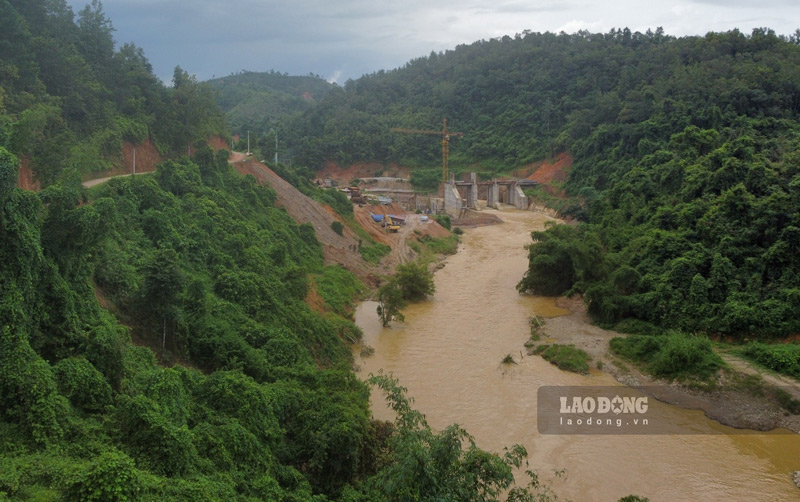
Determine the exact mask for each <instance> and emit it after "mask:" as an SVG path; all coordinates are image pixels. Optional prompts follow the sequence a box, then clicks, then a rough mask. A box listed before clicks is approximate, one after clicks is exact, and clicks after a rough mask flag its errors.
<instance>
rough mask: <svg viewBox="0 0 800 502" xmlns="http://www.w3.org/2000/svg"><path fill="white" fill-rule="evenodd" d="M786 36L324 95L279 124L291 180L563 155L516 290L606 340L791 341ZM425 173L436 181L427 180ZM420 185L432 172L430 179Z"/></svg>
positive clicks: (647, 46) (520, 162)
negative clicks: (567, 222)
mask: <svg viewBox="0 0 800 502" xmlns="http://www.w3.org/2000/svg"><path fill="white" fill-rule="evenodd" d="M799 44H800V31H798V32H797V33H795V34H793V35H791V36H789V37H787V36H779V35H777V34H775V33H774V32H773V31H771V30H769V29H756V30H754V31H753V32H752V33H750V34H745V33H741V32H739V31H736V30H734V31H730V32H726V33H709V34H707V35H706V36H702V37H699V36H693V37H683V38H675V37H671V36H669V35H667V34H665V33H663V31H662V30H660V29H658V30H656V31H647V32H646V33H639V32H635V33H632V32H631V31H630V30H627V29H617V30H612V31H611V32H609V33H605V34H594V33H588V32H578V33H575V34H564V33H561V34H558V35H556V34H552V33H527V32H526V33H523V34H518V35H517V36H515V37H502V38H497V39H492V40H483V41H479V42H476V43H474V44H471V45H463V46H459V47H457V48H456V49H454V50H452V51H447V52H445V53H438V54H437V53H432V54H431V55H430V56H429V57H422V58H418V59H415V60H413V61H411V62H409V63H408V64H407V65H406V66H405V67H403V68H401V69H398V70H395V71H390V72H383V71H381V72H378V73H375V74H372V75H368V76H365V77H363V78H360V79H358V80H355V81H348V82H347V83H346V84H345V85H344V87H343V88H342V89H334V90H333V91H331V92H330V93H329V94H328V95H327V97H326V99H324V100H323V101H322V102H321V103H319V104H318V105H317V106H315V107H314V108H312V109H311V110H309V111H307V112H305V113H304V115H303V116H301V117H300V118H298V119H297V120H296V121H295V122H294V124H295V125H294V131H295V134H294V135H293V137H294V138H295V139H296V144H295V145H294V148H295V150H296V151H297V154H298V156H300V157H301V158H303V159H304V160H305V162H307V163H308V164H309V165H316V164H318V163H320V162H321V161H322V160H323V159H335V160H337V161H339V162H341V163H345V164H346V163H348V162H352V161H363V160H376V161H379V162H399V163H402V164H407V165H411V166H417V167H419V168H420V169H419V170H417V171H414V175H413V176H416V177H418V178H419V179H423V178H425V177H431V176H430V175H427V174H426V173H433V171H434V170H435V169H436V167H435V166H437V165H438V164H439V163H440V146H439V144H438V142H436V141H432V140H431V139H430V138H427V137H424V136H414V135H403V134H396V133H392V132H391V128H392V127H407V128H422V129H437V128H440V127H441V125H440V124H441V119H442V117H447V118H448V121H449V125H450V129H451V130H454V131H461V132H463V133H464V136H463V138H454V139H453V141H452V142H451V159H450V164H451V170H453V171H456V172H458V171H465V170H468V169H469V170H475V171H478V172H479V173H482V174H484V175H485V176H494V175H496V174H498V173H499V174H502V173H513V171H514V170H515V169H518V168H520V167H523V166H525V165H527V164H529V163H532V162H534V161H538V160H542V159H548V158H553V157H555V156H556V155H557V154H559V153H561V152H567V153H568V154H570V155H571V156H572V157H573V158H574V163H573V165H572V167H571V169H570V172H569V178H568V180H567V181H566V182H565V183H564V184H563V185H562V186H559V187H558V188H560V189H564V190H565V191H566V193H567V194H568V196H569V201H568V203H567V204H565V205H564V206H565V207H564V209H563V211H562V214H563V216H565V217H571V218H573V219H575V220H577V221H578V222H579V225H577V226H556V227H553V228H550V229H548V230H546V231H544V232H537V233H535V234H534V235H533V240H534V243H533V245H532V246H531V248H530V270H529V272H528V273H527V274H526V275H525V277H524V278H523V279H522V280H521V282H520V284H519V289H520V291H523V292H536V293H540V294H546V295H560V294H582V295H584V297H585V299H586V302H587V304H588V306H589V311H590V313H591V314H592V315H593V316H594V317H595V319H597V320H598V321H600V322H602V323H604V324H607V325H617V324H619V323H623V324H621V325H620V326H621V327H624V328H625V329H628V330H633V331H641V330H645V331H648V330H653V329H655V326H657V327H659V328H673V329H679V330H683V331H686V332H693V333H707V334H717V335H724V336H733V337H735V338H745V337H752V336H756V337H777V336H782V335H788V334H792V333H797V332H798V331H800V321H799V320H800V289H798V284H800V261H798V256H800V253H798V250H799V248H798V245H800V240H798V236H800V192H799V191H798V190H799V189H800V153H798V147H800V135H799V134H800V122H799V120H800V45H799ZM438 172H439V173H440V171H438ZM433 179H436V178H435V175H434V176H433Z"/></svg>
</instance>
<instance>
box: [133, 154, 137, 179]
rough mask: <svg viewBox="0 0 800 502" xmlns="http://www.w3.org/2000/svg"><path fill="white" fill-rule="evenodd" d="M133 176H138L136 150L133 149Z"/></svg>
mask: <svg viewBox="0 0 800 502" xmlns="http://www.w3.org/2000/svg"><path fill="white" fill-rule="evenodd" d="M133 174H136V148H134V149H133Z"/></svg>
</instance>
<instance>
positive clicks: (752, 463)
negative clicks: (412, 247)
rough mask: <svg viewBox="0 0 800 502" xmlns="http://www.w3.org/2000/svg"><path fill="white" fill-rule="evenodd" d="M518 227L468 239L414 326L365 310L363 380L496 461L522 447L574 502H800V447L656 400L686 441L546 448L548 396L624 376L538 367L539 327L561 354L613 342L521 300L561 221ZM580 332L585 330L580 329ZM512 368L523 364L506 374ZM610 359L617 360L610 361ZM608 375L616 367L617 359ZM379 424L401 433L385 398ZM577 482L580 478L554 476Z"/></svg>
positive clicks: (606, 440)
mask: <svg viewBox="0 0 800 502" xmlns="http://www.w3.org/2000/svg"><path fill="white" fill-rule="evenodd" d="M497 214H498V216H499V217H500V218H501V219H502V220H504V223H502V224H498V225H490V226H485V227H476V228H468V229H466V230H465V232H464V235H463V236H462V237H463V240H462V244H461V246H459V251H458V253H457V254H456V255H453V256H450V257H448V258H447V259H446V262H445V263H446V266H445V267H444V268H442V269H440V270H438V271H437V272H436V274H435V276H434V280H435V285H436V293H435V295H434V297H432V298H431V299H429V300H427V301H424V302H421V303H418V304H413V305H410V306H409V307H408V308H407V309H406V311H405V312H404V314H405V317H406V322H405V323H394V324H393V325H392V326H390V327H388V328H383V327H382V326H381V324H380V321H379V320H378V318H377V314H376V313H375V307H376V305H375V304H374V302H367V303H364V304H362V305H361V306H359V307H358V309H357V310H356V314H355V318H356V323H357V324H358V325H359V327H361V329H362V330H363V332H364V343H365V344H366V345H368V346H370V347H372V348H373V349H374V352H373V353H372V354H371V355H363V356H362V355H360V354H356V356H355V357H356V364H357V366H358V367H359V369H358V375H359V376H360V378H367V377H368V376H369V374H370V373H377V372H378V371H380V370H383V371H384V372H387V373H388V372H391V373H392V374H393V375H394V376H395V377H396V378H398V379H399V381H400V384H401V385H403V386H404V387H406V388H407V389H408V395H409V396H410V397H412V398H413V399H414V406H415V408H416V409H418V410H420V411H421V412H422V413H424V414H425V416H426V418H427V420H428V422H429V423H430V424H431V426H432V427H434V428H435V429H439V430H441V429H444V428H445V427H448V426H449V425H451V424H453V423H458V424H459V425H461V426H463V427H464V428H465V429H466V430H467V431H469V432H470V434H472V435H473V436H474V438H475V441H476V443H477V444H478V445H479V446H480V447H481V448H483V449H486V450H489V451H495V452H500V453H502V451H503V448H504V447H507V446H511V445H513V444H515V443H516V444H521V445H523V446H525V447H526V449H527V450H528V452H529V461H530V463H531V468H532V469H534V470H536V471H537V472H538V473H539V474H540V476H541V479H542V480H543V481H547V482H551V483H552V486H553V489H554V490H555V491H556V492H558V493H559V496H561V497H567V498H569V499H572V500H592V501H600V502H602V501H611V502H615V501H616V500H618V499H619V498H621V497H624V496H627V495H629V494H632V493H633V494H638V495H642V496H646V497H649V499H650V500H651V501H652V502H658V501H661V500H664V501H671V500H708V501H718V500H794V499H796V496H797V487H795V485H794V484H793V483H792V481H791V473H792V472H793V471H797V470H798V468H800V465H799V464H798V460H797V459H798V458H800V436H797V435H794V434H785V433H784V434H780V433H774V432H769V433H756V434H743V433H742V432H741V431H738V430H736V429H732V428H729V427H726V426H723V425H720V424H719V423H717V422H715V421H713V420H709V419H708V418H707V417H706V415H705V414H704V413H703V412H701V411H698V410H697V409H683V408H679V407H676V406H670V405H667V404H663V403H660V402H658V401H655V400H653V403H652V407H653V408H658V410H657V411H658V413H659V414H660V415H659V416H661V417H664V420H667V421H668V422H669V423H670V424H677V425H678V426H680V427H681V428H683V429H684V430H686V431H688V432H686V433H685V434H665V433H660V434H659V433H650V434H647V433H643V434H634V435H627V434H626V435H625V436H624V437H621V436H620V435H616V434H606V435H580V434H561V435H551V434H542V433H540V432H539V431H538V425H537V408H538V404H537V389H539V388H541V387H542V386H618V385H620V383H619V382H618V381H617V380H615V378H614V377H613V375H612V374H611V373H609V372H606V371H600V370H597V369H596V361H595V362H593V364H592V367H593V370H592V372H591V374H590V375H579V374H575V373H568V372H564V371H561V370H559V369H558V368H556V367H555V366H553V365H551V364H550V363H548V362H546V361H544V360H543V359H542V358H541V357H538V356H527V355H525V354H524V347H523V345H524V344H525V342H526V340H528V338H529V335H530V332H529V325H528V319H529V318H530V316H531V315H534V314H535V315H537V316H540V317H546V318H547V324H546V329H547V330H549V331H547V332H546V336H549V337H552V338H553V339H555V338H556V337H558V338H559V341H558V342H557V343H569V342H567V340H568V339H569V338H568V337H574V338H575V339H579V338H581V339H583V343H585V344H587V345H591V344H594V345H596V348H595V350H601V349H602V348H603V347H607V340H608V339H610V338H611V337H613V336H616V334H615V333H612V332H607V333H605V332H602V331H597V330H599V328H597V327H595V326H592V325H591V324H590V323H588V321H587V320H586V319H584V318H583V317H582V316H584V315H585V314H582V313H581V311H580V310H576V311H575V312H572V311H570V310H569V309H568V308H566V307H568V305H566V306H565V304H564V303H562V302H563V301H559V302H556V300H555V299H552V298H542V297H529V296H524V295H519V294H518V293H517V291H516V290H515V285H516V283H517V282H518V281H519V279H520V277H521V276H522V274H523V273H524V271H525V270H526V268H527V252H526V251H525V248H524V246H525V245H526V244H528V243H529V242H530V232H531V231H532V230H539V229H542V228H543V227H544V224H545V223H546V222H547V221H552V219H553V218H550V217H549V216H546V215H543V214H536V213H531V212H518V211H508V212H505V211H504V212H499V213H497ZM579 321H580V322H579ZM508 355H511V356H512V357H513V359H514V362H515V364H503V362H502V361H503V359H504V358H505V357H506V356H508ZM609 359H610V358H609ZM602 360H603V361H604V364H603V366H605V362H606V361H607V359H606V358H605V357H604V358H603V359H602ZM371 403H372V409H373V414H374V416H375V418H377V419H382V420H392V419H393V413H392V410H391V409H388V408H387V407H386V403H385V401H384V399H383V396H382V395H380V393H379V392H373V393H372V396H371ZM556 469H566V471H567V478H566V480H564V479H562V478H557V477H556V476H554V475H553V474H552V471H553V470H556Z"/></svg>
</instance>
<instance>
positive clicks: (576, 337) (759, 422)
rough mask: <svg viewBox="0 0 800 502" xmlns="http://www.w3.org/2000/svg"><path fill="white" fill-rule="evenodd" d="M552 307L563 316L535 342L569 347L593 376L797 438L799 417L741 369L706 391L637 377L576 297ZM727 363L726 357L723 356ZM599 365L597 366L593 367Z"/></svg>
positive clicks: (734, 423)
mask: <svg viewBox="0 0 800 502" xmlns="http://www.w3.org/2000/svg"><path fill="white" fill-rule="evenodd" d="M555 305H556V306H557V307H559V308H562V309H565V310H566V311H568V312H569V313H568V314H566V315H563V316H558V317H550V318H549V319H546V320H545V322H544V326H543V328H542V331H543V332H544V338H545V339H543V340H542V341H541V343H558V344H562V345H574V346H575V347H576V348H579V349H583V350H585V351H586V352H587V353H588V354H589V355H590V356H591V358H592V361H591V362H590V365H591V367H592V369H593V371H602V372H605V373H608V374H609V375H611V376H612V377H614V379H615V380H616V381H617V382H619V383H621V384H623V385H626V386H628V387H634V388H644V389H646V393H647V394H649V395H651V396H652V397H654V398H656V399H658V400H659V401H662V402H664V403H668V404H672V405H675V406H679V407H681V408H684V409H689V410H701V411H703V412H704V413H705V414H706V416H708V417H709V418H711V419H712V420H715V421H717V422H719V423H721V424H723V425H727V426H730V427H734V428H736V429H749V430H756V431H769V430H773V429H781V428H782V429H788V430H790V431H792V432H794V433H800V415H792V414H789V413H788V412H786V410H784V409H783V408H782V407H781V405H780V403H779V402H778V401H777V399H776V398H775V397H774V396H772V395H771V394H770V393H769V392H768V389H769V387H770V386H771V385H773V384H772V383H771V382H769V381H765V379H764V378H763V377H762V376H761V375H760V374H759V373H760V372H759V371H758V370H757V369H756V368H754V367H752V366H751V367H750V369H749V370H748V369H747V367H746V366H745V365H736V366H734V365H732V364H730V363H729V365H728V367H727V368H725V369H723V370H722V371H721V373H720V376H719V377H718V379H717V381H716V382H715V384H714V385H713V386H712V387H711V388H710V389H702V388H697V387H692V386H686V385H681V384H680V383H676V382H670V381H666V380H663V379H658V378H654V377H652V376H650V375H647V374H645V373H642V372H641V371H639V370H638V369H637V368H636V367H634V365H633V364H631V363H629V362H627V361H622V360H621V359H619V358H618V357H617V356H615V355H614V354H613V353H611V351H610V349H609V342H610V340H611V339H612V338H614V337H617V336H625V335H623V334H620V333H617V332H614V331H609V330H605V329H602V328H599V327H597V326H595V325H594V324H592V322H591V319H590V318H589V316H588V315H587V313H586V308H585V305H584V304H583V301H582V299H580V298H577V297H575V298H565V297H560V298H557V299H556V300H555ZM727 359H728V361H730V360H731V356H728V358H727ZM598 362H599V364H598Z"/></svg>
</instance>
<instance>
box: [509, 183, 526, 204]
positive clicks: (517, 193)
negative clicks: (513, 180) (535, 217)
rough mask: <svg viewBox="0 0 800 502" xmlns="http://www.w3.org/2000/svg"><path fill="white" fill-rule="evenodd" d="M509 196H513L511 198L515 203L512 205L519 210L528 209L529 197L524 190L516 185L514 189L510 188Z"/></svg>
mask: <svg viewBox="0 0 800 502" xmlns="http://www.w3.org/2000/svg"><path fill="white" fill-rule="evenodd" d="M508 189H509V194H513V195H511V197H510V198H512V199H514V202H512V203H511V204H513V205H514V207H516V208H517V209H528V196H527V195H525V193H524V192H523V191H522V188H521V187H520V186H519V185H517V184H514V186H513V187H508Z"/></svg>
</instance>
